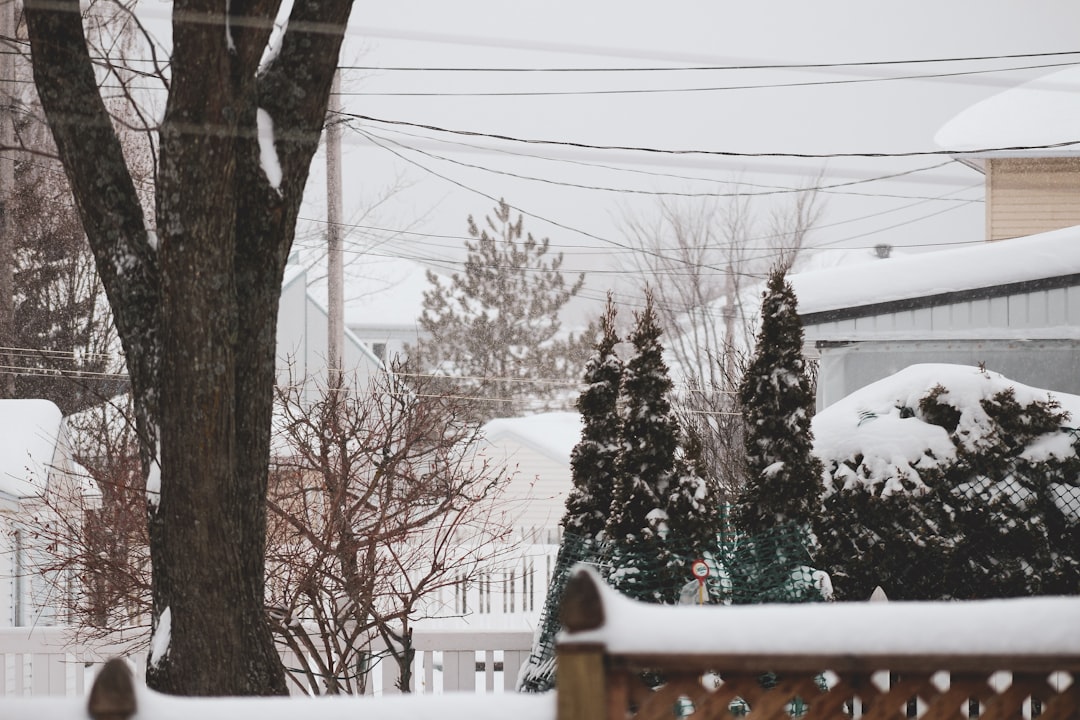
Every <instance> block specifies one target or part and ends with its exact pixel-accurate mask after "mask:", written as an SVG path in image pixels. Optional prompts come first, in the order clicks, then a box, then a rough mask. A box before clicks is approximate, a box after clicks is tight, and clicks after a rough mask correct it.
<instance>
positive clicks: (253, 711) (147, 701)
mask: <svg viewBox="0 0 1080 720" xmlns="http://www.w3.org/2000/svg"><path fill="white" fill-rule="evenodd" d="M137 703H138V711H137V712H136V713H135V715H133V716H132V720H191V718H199V720H294V718H319V720H356V718H371V719H372V720H506V719H507V718H513V719H514V720H554V718H555V696H554V694H553V693H548V694H546V695H524V694H507V695H474V694H466V693H458V694H447V695H397V696H392V697H382V698H351V697H336V698H334V697H329V698H327V697H324V698H303V699H295V698H292V699H289V700H283V699H281V698H256V699H251V698H176V697H170V696H167V695H161V694H159V693H155V692H152V691H150V690H147V689H146V688H145V687H139V688H138V690H137ZM0 716H2V717H3V718H4V720H76V719H77V718H85V717H86V699H85V698H25V699H24V698H4V699H3V709H2V712H0Z"/></svg>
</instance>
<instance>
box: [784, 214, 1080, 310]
mask: <svg viewBox="0 0 1080 720" xmlns="http://www.w3.org/2000/svg"><path fill="white" fill-rule="evenodd" d="M1077 273H1080V225H1077V226H1073V227H1069V228H1063V229H1061V230H1053V231H1051V232H1046V233H1040V234H1038V235H1029V236H1027V237H1021V238H1013V239H1011V240H1002V241H998V242H987V243H979V244H978V245H972V246H968V247H963V248H955V249H950V250H939V251H935V252H926V253H920V254H918V255H908V256H904V257H896V258H890V259H888V260H882V261H879V262H874V263H865V264H859V265H851V266H842V267H837V268H830V269H826V270H818V271H814V272H807V273H798V274H795V275H792V276H790V278H789V280H790V282H791V285H792V287H793V288H794V290H795V295H796V297H797V298H798V301H799V314H800V315H802V316H803V317H804V322H805V321H806V316H808V315H813V314H815V313H823V312H827V311H830V310H841V309H849V308H858V307H868V306H873V305H878V304H881V303H888V302H893V301H899V300H909V299H912V298H925V297H931V296H935V295H945V294H948V293H956V292H963V291H969V290H979V289H984V288H996V287H1000V286H1003V285H1010V284H1014V283H1026V282H1031V281H1038V280H1047V279H1050V278H1064V277H1067V276H1070V275H1074V274H1077Z"/></svg>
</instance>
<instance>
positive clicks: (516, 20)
mask: <svg viewBox="0 0 1080 720" xmlns="http://www.w3.org/2000/svg"><path fill="white" fill-rule="evenodd" d="M1078 27H1080V3H1076V2H1072V1H1067V0H1056V1H1051V2H1031V3H1018V2H1003V1H1000V0H998V1H990V2H986V1H962V2H954V1H950V2H941V1H940V0H932V1H927V0H917V1H915V2H903V3H880V2H872V3H868V2H863V1H862V0H853V1H844V2H839V1H832V2H813V3H806V2H792V1H783V2H742V3H734V2H727V1H722V0H715V1H714V2H700V1H694V2H668V3H656V2H640V1H637V0H632V1H627V0H622V1H620V2H598V1H595V0H589V2H582V1H581V0H577V1H576V2H565V1H562V0H556V1H549V2H544V3H533V2H510V3H508V2H494V1H492V2H478V1H473V2H454V3H447V2H443V1H441V0H415V1H413V2H393V3H370V4H369V3H359V4H357V5H356V7H355V9H354V12H353V19H352V22H351V25H350V29H349V34H348V37H347V43H346V47H345V50H344V52H343V57H342V65H343V67H344V68H345V69H344V70H343V75H342V91H343V98H342V99H343V106H344V111H345V112H346V113H347V114H348V115H351V116H356V115H359V116H367V117H370V118H376V119H377V121H376V120H364V119H354V120H353V121H352V122H351V123H350V127H349V128H348V129H346V131H345V166H346V179H345V193H346V209H345V217H346V220H347V221H348V222H350V223H352V224H355V225H357V226H359V227H355V228H352V229H351V230H350V232H349V234H348V242H349V243H350V244H349V253H350V255H349V257H358V256H359V253H360V252H361V251H365V250H366V251H367V252H369V253H373V254H374V256H380V255H399V256H404V257H415V258H422V259H427V260H431V261H434V262H436V263H439V264H443V265H446V266H447V267H453V266H452V264H451V265H447V263H446V260H447V259H454V258H460V247H461V240H460V239H459V238H460V236H462V235H464V234H465V233H464V231H465V218H466V217H467V216H468V215H469V214H473V215H476V216H482V215H484V214H486V213H488V212H489V211H490V210H491V208H492V206H493V204H494V202H493V199H494V198H499V197H505V198H506V199H507V200H508V201H509V202H510V203H511V204H512V205H514V206H515V207H517V208H520V209H521V210H522V211H524V212H525V213H526V215H527V218H526V226H527V228H528V229H530V230H532V231H533V232H534V233H535V234H537V235H540V236H548V237H550V238H551V240H552V244H553V245H554V246H557V247H558V248H559V249H564V250H566V251H567V253H568V255H572V257H571V258H570V259H568V262H567V266H568V267H570V268H571V269H584V270H593V271H597V272H594V274H593V276H592V277H591V278H590V284H589V286H590V290H591V293H592V295H593V296H597V297H598V296H600V294H601V293H602V291H603V289H604V287H605V285H607V284H610V282H612V281H613V278H614V275H612V274H605V273H604V272H603V271H604V270H606V269H610V268H611V267H612V266H613V263H615V262H617V260H618V258H619V256H620V255H622V254H623V252H624V251H623V249H622V247H621V245H622V244H623V243H624V242H625V237H624V236H623V234H622V233H621V229H620V225H621V224H622V223H623V222H624V221H625V218H626V217H627V216H628V214H637V215H648V214H649V213H652V212H654V209H655V207H656V203H657V202H658V201H659V197H660V196H658V195H655V194H649V193H657V192H668V193H689V194H701V193H725V192H731V191H732V190H733V189H734V187H735V186H733V185H731V184H730V183H731V182H732V181H740V182H741V183H743V185H742V190H743V191H748V192H761V191H768V190H772V189H775V188H776V187H781V188H782V187H789V188H790V187H794V186H797V185H799V184H800V183H805V182H807V181H808V180H810V179H812V178H814V177H815V176H816V175H817V174H818V173H823V177H822V181H821V182H822V184H824V185H834V184H837V183H846V182H850V181H853V180H868V179H871V178H876V177H880V176H886V175H892V174H895V173H898V172H904V171H909V170H919V171H918V172H914V173H912V174H910V175H907V176H905V177H904V178H902V179H898V180H893V181H875V182H867V183H863V184H859V185H854V186H849V187H846V188H835V189H834V190H833V191H831V192H829V193H827V194H824V195H823V196H822V199H823V200H825V201H826V209H825V213H824V215H823V216H822V218H821V220H820V221H819V228H818V230H817V231H816V232H815V233H814V234H813V235H812V236H811V238H810V242H811V243H812V244H814V245H817V246H821V247H831V248H837V247H856V248H866V250H865V252H867V253H869V252H870V250H869V248H872V247H873V246H874V245H876V244H878V243H889V244H892V245H896V246H905V245H906V246H912V247H913V248H915V249H920V248H923V247H925V246H928V245H938V244H943V243H967V242H977V241H980V240H981V239H982V237H983V235H982V234H983V212H984V211H983V206H982V203H981V199H982V191H981V187H982V177H981V176H980V175H979V174H978V173H976V172H975V171H973V170H971V169H970V168H967V167H964V166H962V165H959V164H957V163H952V164H947V165H946V166H944V167H939V168H936V169H933V170H922V169H923V168H929V167H931V166H936V165H941V164H942V163H943V162H946V161H947V160H949V158H948V157H940V156H933V155H924V156H914V157H908V158H889V157H885V158H881V157H824V158H812V159H800V158H792V157H739V156H734V157H732V156H716V155H708V154H693V153H690V154H671V153H649V152H635V151H632V150H598V149H580V148H573V147H568V146H566V145H557V144H542V143H524V142H514V141H500V140H496V139H494V138H490V137H484V135H485V134H487V135H502V136H509V137H513V138H519V139H526V140H551V141H556V142H559V143H585V144H591V145H602V146H622V147H641V148H653V149H658V150H678V151H683V150H706V151H713V152H716V151H721V152H731V153H763V154H769V153H797V154H813V155H832V154H848V153H855V154H874V153H907V152H910V153H921V152H928V151H929V152H933V151H937V150H939V149H940V148H938V147H937V146H936V145H935V144H934V139H933V138H934V133H935V132H936V131H937V130H938V128H939V127H941V125H943V124H944V123H945V122H947V121H948V120H949V119H950V118H951V117H953V116H954V115H955V114H956V113H958V112H960V111H961V110H963V109H964V108H965V107H967V106H969V105H970V104H972V103H974V102H977V101H978V100H980V99H982V98H984V97H987V96H989V95H992V94H994V93H996V92H1000V91H1002V90H1004V89H1006V88H1008V87H1010V86H1013V85H1016V84H1018V83H1021V82H1024V81H1026V80H1029V79H1031V78H1034V77H1038V76H1039V75H1041V74H1045V73H1050V72H1053V71H1054V70H1056V69H1058V68H1057V67H1056V66H1059V65H1060V64H1061V63H1070V62H1077V61H1080V55H1061V56H1046V57H1020V58H1017V57H1012V58H999V59H988V60H967V61H955V62H918V63H909V64H898V63H896V61H907V60H919V61H922V60H940V59H947V58H982V57H987V56H989V57H991V58H998V56H1004V55H1018V54H1041V53H1062V52H1068V51H1080V40H1078V36H1077V32H1076V28H1078ZM823 63H886V64H868V65H862V66H853V67H832V68H774V69H745V66H748V65H778V64H779V65H793V64H794V65H805V64H823ZM702 66H706V67H728V66H738V67H739V68H741V69H730V70H716V69H713V70H686V69H682V70H670V69H669V68H690V67H695V68H697V67H702ZM371 68H383V69H378V70H376V69H371ZM391 68H425V69H423V70H402V69H391ZM433 68H471V69H467V70H455V71H451V70H435V69H433ZM482 68H491V69H498V71H494V72H483V71H480V70H478V69H482ZM521 68H527V69H532V70H533V71H531V72H523V71H514V70H512V69H521ZM552 68H562V69H567V68H569V69H571V70H569V71H563V72H553V71H547V70H546V69H552ZM588 68H593V69H596V68H653V69H651V70H642V71H640V72H626V71H621V72H611V71H607V72H583V71H582V69H588ZM541 69H544V70H541ZM987 71H989V72H987ZM925 75H940V76H943V77H935V78H923V77H920V76H925ZM913 76H914V77H915V78H916V79H891V78H910V77H913ZM613 91H624V92H621V93H620V92H613ZM625 91H630V92H625ZM658 91H659V92H658ZM491 93H496V94H495V95H491ZM500 93H501V94H500ZM424 126H430V127H434V128H442V129H445V130H456V131H463V132H469V133H480V134H481V135H479V136H476V135H465V134H460V133H450V132H444V131H441V130H435V129H430V128H429V127H424ZM317 163H318V166H317V167H316V168H313V172H312V183H311V187H310V192H309V198H308V203H307V207H306V209H305V217H309V218H312V219H313V220H315V219H318V218H319V217H322V213H323V212H324V210H323V207H324V206H323V195H324V192H323V190H322V178H323V170H322V165H321V158H320V159H318V160H317ZM472 166H478V167H472ZM395 185H402V186H403V187H402V189H400V190H399V191H398V192H397V193H396V194H395V195H394V196H393V197H392V198H391V199H390V200H389V201H388V202H386V203H384V204H382V205H380V206H379V207H378V208H376V209H374V210H371V209H370V206H371V205H372V204H373V203H375V202H376V200H377V199H379V198H381V197H382V196H383V193H384V192H385V190H386V188H388V187H391V186H395ZM577 186H591V187H588V188H583V187H577ZM596 188H605V189H596ZM616 190H623V191H624V192H615V191H616ZM630 190H632V191H637V192H633V193H631V192H625V191H630ZM852 193H858V194H852ZM668 197H669V199H671V196H668ZM768 201H769V200H768V199H766V198H764V197H762V198H759V199H758V202H759V203H761V207H762V208H766V209H767V207H768V205H767V202H768ZM972 201H974V202H972ZM680 202H688V203H693V202H702V200H700V199H699V200H688V199H685V198H684V199H683V200H681V201H680ZM387 230H408V231H411V233H418V234H406V235H400V234H399V235H392V234H390V233H388V232H387ZM321 233H322V229H321V227H320V226H319V224H318V223H307V224H306V226H305V227H304V228H302V235H301V237H300V238H299V240H298V244H299V246H300V247H310V246H311V245H313V244H315V243H317V242H318V237H319V236H320V235H321ZM829 252H832V253H833V256H834V257H836V258H839V257H840V253H839V252H838V251H835V250H833V251H829Z"/></svg>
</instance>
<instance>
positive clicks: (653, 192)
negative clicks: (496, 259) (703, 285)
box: [348, 124, 956, 199]
mask: <svg viewBox="0 0 1080 720" xmlns="http://www.w3.org/2000/svg"><path fill="white" fill-rule="evenodd" d="M348 127H349V128H350V129H352V130H353V131H354V132H356V133H357V134H359V135H361V136H362V137H365V138H368V139H369V140H372V142H373V143H374V140H373V139H372V138H373V137H377V138H378V139H380V140H383V141H384V142H388V143H390V144H392V145H394V146H395V147H398V148H401V149H403V150H411V151H412V152H415V153H419V154H421V155H424V156H426V157H429V158H431V159H433V160H441V161H443V162H448V163H451V164H453V165H458V166H460V167H465V168H471V169H473V170H483V171H485V172H489V173H493V174H496V175H504V176H506V177H512V178H516V179H518V180H530V181H534V182H541V183H545V184H548V185H558V186H561V187H571V188H577V189H580V190H598V191H603V192H613V193H621V194H631V195H653V196H669V197H686V198H705V197H713V198H722V197H756V196H759V195H792V194H798V193H804V192H813V191H816V190H821V191H830V190H835V189H837V188H844V187H851V186H854V185H863V184H866V183H871V182H877V181H880V180H893V179H896V178H901V177H905V176H908V175H913V174H915V173H919V172H926V171H929V170H937V169H938V168H943V167H945V166H947V165H951V164H953V163H954V162H956V160H951V159H950V160H946V161H945V162H941V163H936V164H934V165H929V166H927V167H922V168H916V169H913V170H904V171H901V172H895V173H890V174H888V175H879V176H876V177H872V178H864V179H861V180H850V181H847V182H840V183H833V184H830V185H808V186H806V187H793V188H775V189H772V190H754V191H735V192H688V191H677V190H640V189H636V188H625V187H605V186H602V185H589V184H585V183H574V182H568V181H565V180H552V179H550V178H542V177H537V176H534V175H524V174H521V173H515V172H510V171H508V170H498V169H495V168H491V167H487V166H485V165H478V164H475V163H467V162H464V161H461V160H455V159H453V158H450V157H446V156H445V155H436V154H435V153H432V152H428V151H426V150H422V149H420V148H418V147H414V146H411V145H405V144H403V143H399V142H397V141H395V140H391V139H389V138H386V137H383V136H381V135H374V134H373V133H370V132H368V131H364V130H361V129H359V128H354V127H352V125H351V124H350V125H348ZM703 182H718V181H715V180H714V181H704V180H703ZM917 199H921V198H917Z"/></svg>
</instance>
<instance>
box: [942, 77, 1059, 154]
mask: <svg viewBox="0 0 1080 720" xmlns="http://www.w3.org/2000/svg"><path fill="white" fill-rule="evenodd" d="M1078 127H1080V67H1075V66H1074V67H1069V68H1066V69H1064V70H1059V71H1057V72H1054V73H1050V74H1049V75H1044V76H1042V77H1040V78H1037V79H1035V80H1032V81H1031V82H1028V83H1024V84H1023V85H1020V86H1018V87H1015V88H1010V89H1008V90H1005V91H1004V92H1000V93H998V94H997V95H993V96H991V97H989V98H987V99H986V100H983V101H982V102H979V103H976V104H975V105H972V106H971V107H969V108H967V109H966V110H964V111H963V112H961V113H960V114H959V115H957V116H956V117H954V118H953V119H952V120H950V121H949V122H948V123H946V124H945V125H943V126H942V127H941V129H940V130H938V132H937V134H936V135H935V136H934V141H935V142H936V143H937V144H938V146H940V147H943V148H945V149H947V150H986V149H993V148H1009V147H1017V146H1031V145H1054V144H1057V143H1075V142H1076V141H1077V140H1078V139H1080V138H1078V136H1077V128H1078ZM1015 152H1016V153H1020V152H1022V151H1015ZM1066 152H1070V153H1077V152H1080V145H1075V144H1074V145H1070V146H1067V147H1066V148H1062V149H1059V150H1057V151H1056V152H1055V154H1062V153H1066ZM1039 154H1040V155H1046V154H1047V152H1046V151H1045V150H1044V151H1041V152H1040V153H1039Z"/></svg>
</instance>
